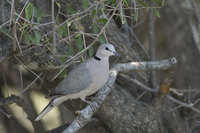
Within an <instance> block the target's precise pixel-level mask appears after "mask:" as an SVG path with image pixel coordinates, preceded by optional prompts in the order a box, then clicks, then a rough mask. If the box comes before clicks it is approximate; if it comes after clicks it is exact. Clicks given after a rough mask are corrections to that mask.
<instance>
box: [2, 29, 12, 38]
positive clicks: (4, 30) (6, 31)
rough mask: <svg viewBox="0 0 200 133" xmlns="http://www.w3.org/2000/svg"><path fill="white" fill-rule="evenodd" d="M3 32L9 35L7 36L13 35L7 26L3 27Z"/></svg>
mask: <svg viewBox="0 0 200 133" xmlns="http://www.w3.org/2000/svg"><path fill="white" fill-rule="evenodd" d="M0 30H1V32H3V33H4V34H5V35H7V36H11V35H10V31H9V30H8V29H7V28H5V27H1V29H0Z"/></svg>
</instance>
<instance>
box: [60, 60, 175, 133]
mask: <svg viewBox="0 0 200 133" xmlns="http://www.w3.org/2000/svg"><path fill="white" fill-rule="evenodd" d="M176 63H177V61H176V59H175V58H170V59H168V60H161V61H155V62H130V63H124V64H116V65H115V66H114V67H113V68H112V69H111V70H110V73H109V79H108V81H107V83H106V85H105V86H104V87H103V88H102V89H100V91H99V92H98V93H97V95H96V97H95V100H94V101H91V102H92V104H91V105H88V106H87V107H85V108H84V109H83V110H81V111H80V112H81V113H80V115H79V116H78V117H76V118H75V119H74V121H73V122H72V123H71V124H70V126H69V127H68V128H67V129H66V130H64V131H63V133H75V132H77V131H78V130H79V129H81V128H82V127H83V126H85V125H86V124H87V123H88V122H89V120H90V119H91V118H92V116H93V114H94V113H95V112H97V111H98V109H99V108H100V107H101V104H102V103H103V102H104V100H105V99H106V97H107V95H108V94H109V92H110V90H111V87H112V86H113V84H114V82H115V80H116V77H117V74H118V73H119V72H122V71H131V70H133V71H142V70H143V71H147V70H166V69H170V68H172V67H174V65H176Z"/></svg>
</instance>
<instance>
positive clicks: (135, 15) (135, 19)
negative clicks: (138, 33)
mask: <svg viewBox="0 0 200 133" xmlns="http://www.w3.org/2000/svg"><path fill="white" fill-rule="evenodd" d="M133 18H134V21H137V12H134V16H133Z"/></svg>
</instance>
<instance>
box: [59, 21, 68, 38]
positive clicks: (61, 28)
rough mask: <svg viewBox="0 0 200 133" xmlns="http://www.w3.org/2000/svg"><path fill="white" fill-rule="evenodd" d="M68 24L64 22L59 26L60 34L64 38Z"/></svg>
mask: <svg viewBox="0 0 200 133" xmlns="http://www.w3.org/2000/svg"><path fill="white" fill-rule="evenodd" d="M66 26H67V24H63V25H62V26H60V27H59V29H58V35H59V36H60V37H61V38H62V36H63V33H64V31H65V30H66V28H65V27H66Z"/></svg>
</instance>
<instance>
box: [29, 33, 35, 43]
mask: <svg viewBox="0 0 200 133" xmlns="http://www.w3.org/2000/svg"><path fill="white" fill-rule="evenodd" d="M29 39H30V40H31V41H32V43H35V44H36V43H37V41H36V39H35V37H33V36H32V35H30V34H29Z"/></svg>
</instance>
